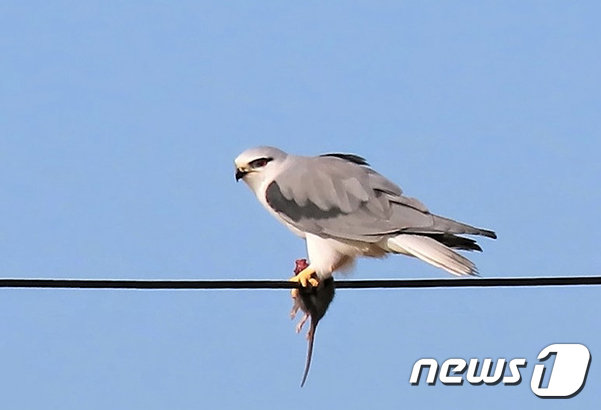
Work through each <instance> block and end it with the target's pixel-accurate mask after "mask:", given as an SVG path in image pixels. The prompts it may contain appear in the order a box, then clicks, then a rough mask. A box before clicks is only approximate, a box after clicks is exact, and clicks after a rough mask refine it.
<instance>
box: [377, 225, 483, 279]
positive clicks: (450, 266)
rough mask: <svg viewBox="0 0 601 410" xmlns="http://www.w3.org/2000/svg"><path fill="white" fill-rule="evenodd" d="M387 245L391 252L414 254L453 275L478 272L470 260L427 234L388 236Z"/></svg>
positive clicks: (475, 273)
mask: <svg viewBox="0 0 601 410" xmlns="http://www.w3.org/2000/svg"><path fill="white" fill-rule="evenodd" d="M387 245H388V248H390V250H392V251H393V252H398V253H403V254H406V255H411V256H415V257H416V258H419V259H421V260H423V261H424V262H427V263H429V264H431V265H434V266H436V267H438V268H442V269H444V270H446V271H447V272H450V273H452V274H453V275H457V276H464V275H477V274H478V270H477V269H476V265H474V263H473V262H472V261H470V260H469V259H467V258H465V257H463V256H461V255H459V254H458V253H457V252H455V251H453V250H452V249H451V248H449V247H448V246H446V245H443V244H442V243H440V242H438V241H437V240H435V239H432V238H430V237H428V236H421V235H409V234H401V235H397V236H394V237H392V238H389V239H388V241H387Z"/></svg>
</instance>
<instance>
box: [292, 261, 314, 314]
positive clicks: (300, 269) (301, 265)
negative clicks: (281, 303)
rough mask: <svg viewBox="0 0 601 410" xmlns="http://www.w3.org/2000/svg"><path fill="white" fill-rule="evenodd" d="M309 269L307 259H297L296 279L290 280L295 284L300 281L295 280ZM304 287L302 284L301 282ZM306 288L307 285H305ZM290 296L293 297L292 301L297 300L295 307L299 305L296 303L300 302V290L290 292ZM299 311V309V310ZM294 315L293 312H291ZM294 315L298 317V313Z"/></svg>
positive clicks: (295, 264) (295, 267)
mask: <svg viewBox="0 0 601 410" xmlns="http://www.w3.org/2000/svg"><path fill="white" fill-rule="evenodd" d="M308 267H309V264H308V263H307V260H306V259H297V260H296V261H295V262H294V275H295V276H294V277H293V278H291V279H290V280H291V281H293V282H298V280H295V278H297V277H298V275H299V274H300V273H301V272H303V271H304V270H306V269H307V268H308ZM301 285H302V282H301ZM303 286H306V285H303ZM290 296H292V299H294V300H295V305H296V304H298V303H296V301H297V300H298V298H299V297H300V296H299V290H298V289H292V290H291V291H290ZM297 310H298V309H297ZM290 313H291V314H292V312H290ZM294 314H295V315H296V312H294Z"/></svg>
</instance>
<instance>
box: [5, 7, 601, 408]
mask: <svg viewBox="0 0 601 410" xmlns="http://www.w3.org/2000/svg"><path fill="white" fill-rule="evenodd" d="M600 12H601V7H600V6H599V4H598V3H597V2H593V1H582V2H577V3H574V2H557V1H552V2H542V1H508V2H482V1H466V2H406V1H396V2H378V3H377V4H375V3H374V2H327V3H326V4H324V3H323V2H313V1H310V2H303V4H300V3H297V4H293V3H291V2H269V1H265V2H242V1H238V2H185V1H182V2H177V3H173V2H166V1H148V2H137V1H130V2H91V1H80V2H75V1H64V2H60V1H57V2H26V3H25V2H4V3H3V5H2V6H0V50H2V64H0V112H1V113H2V115H1V116H0V192H1V198H2V200H1V201H0V215H1V217H0V255H1V257H0V276H2V277H44V278H55V277H60V278H71V277H76V278H117V279H119V278H141V279H158V278H166V279H195V278H198V279H226V278H227V279H248V278H261V279H283V278H288V277H289V276H290V274H291V272H292V269H293V265H294V264H293V262H294V260H295V259H296V258H299V257H303V256H304V255H305V249H304V244H303V242H302V240H300V239H298V238H296V237H295V236H294V235H292V234H291V233H290V232H288V231H287V230H286V229H285V228H283V227H282V226H280V225H279V224H278V223H277V222H276V221H275V220H273V218H272V217H271V216H270V215H268V214H267V212H265V211H264V210H263V209H262V208H261V206H260V205H259V204H258V203H257V201H256V200H255V199H254V198H253V196H252V195H251V193H250V191H249V190H248V189H247V188H246V187H245V186H244V185H243V184H236V183H235V181H234V169H233V159H234V158H235V157H236V156H237V154H238V153H239V152H241V151H242V150H244V149H246V148H248V147H250V146H254V145H263V144H271V145H276V146H278V147H280V148H283V149H285V150H287V151H290V152H294V153H301V154H318V153H323V152H331V151H338V152H340V151H342V152H353V153H358V154H361V155H363V156H365V157H366V158H367V159H368V160H369V161H370V163H371V164H372V165H373V166H374V168H375V169H377V170H378V171H379V172H381V173H382V174H384V175H386V176H388V177H389V178H390V179H392V180H393V181H395V182H397V183H398V184H399V185H401V186H402V187H403V189H404V190H405V191H406V192H407V193H408V194H409V195H411V196H415V197H417V198H419V199H421V200H422V201H423V202H424V203H426V205H428V207H429V208H430V209H431V210H432V211H433V212H436V213H439V214H442V215H445V216H448V217H452V218H455V219H458V220H462V221H465V222H468V223H471V224H474V225H478V226H482V227H486V228H491V229H494V230H495V231H497V233H498V235H499V239H498V240H496V241H491V240H487V239H483V240H482V241H481V243H482V245H483V248H484V252H483V253H482V254H474V255H471V258H472V259H473V260H474V261H475V262H476V263H477V265H478V267H479V269H480V272H481V275H482V276H484V277H502V276H511V277H514V276H541V275H544V276H551V275H557V276H565V275H599V274H601V253H600V252H599V245H598V243H599V241H598V232H599V231H601V222H600V219H599V217H598V210H599V209H600V207H601V190H600V189H599V176H600V175H601V161H600V160H599V157H600V153H601V133H600V131H599V130H600V129H601V116H600V115H599V112H600V109H601V80H600V75H599V73H601V54H600V53H599V49H600V47H601V44H600V40H599V39H600V38H601V29H600V26H599V22H598V16H599V13H600ZM446 275H447V274H446V273H445V272H443V271H439V270H437V269H435V268H432V267H430V266H428V265H426V264H424V263H422V262H419V261H416V260H411V259H409V258H405V257H391V258H388V259H387V260H383V261H382V260H378V261H361V262H360V263H359V264H358V265H357V268H356V269H355V271H354V272H353V274H352V276H351V277H352V278H357V279H369V278H440V277H446ZM600 291H601V290H600V289H598V288H593V287H590V288H584V287H575V288H546V289H532V288H528V289H438V290H340V291H338V293H337V296H336V298H335V300H334V303H333V304H332V306H331V308H330V310H329V312H328V314H327V315H326V317H325V318H324V319H323V321H322V324H321V325H320V328H319V329H318V332H317V339H316V347H315V355H314V360H313V366H312V369H311V373H310V375H309V379H308V382H307V384H306V386H305V387H304V388H303V389H300V388H299V383H300V379H301V375H302V370H303V366H304V360H305V350H306V342H305V339H304V337H303V336H301V335H296V334H295V333H294V323H293V322H290V320H289V317H288V311H289V308H290V307H291V303H290V300H289V296H288V292H287V291H277V290H271V291H267V290H260V291H257V290H255V291H170V292H168V291H149V292H141V291H109V290H94V291H91V290H90V291H74V290H9V289H4V290H1V291H0V294H1V297H0V323H1V324H2V325H1V326H2V337H1V338H0V351H1V352H2V354H1V356H0V357H1V361H0V363H2V371H0V385H1V386H2V402H3V403H4V404H5V405H6V406H8V407H10V408H19V409H39V408H42V407H43V408H46V409H80V408H87V409H106V408H117V409H120V408H123V409H145V410H148V409H163V408H181V409H187V408H223V409H238V408H261V409H262V408H276V407H278V408H279V407H285V408H288V409H304V408H307V406H311V407H313V408H332V407H336V408H347V409H363V408H366V407H372V408H373V407H377V408H386V409H393V408H394V409H396V408H437V407H442V406H445V407H451V408H453V407H459V406H461V407H462V408H464V409H479V408H482V405H483V404H484V403H485V404H486V406H487V407H488V408H499V409H505V408H507V407H508V406H510V405H511V406H513V407H516V406H517V407H519V408H552V409H559V408H561V409H564V408H574V409H584V408H597V406H598V403H599V399H600V397H599V395H600V393H599V383H600V379H601V371H600V370H599V369H598V366H597V365H596V364H595V363H598V360H599V357H598V356H597V354H598V352H599V351H601V342H600V340H601V333H600V331H599V319H598V315H597V312H598V310H599V308H600V305H599V300H600V299H599V292H600ZM556 342H574V343H583V344H585V345H587V346H588V347H589V349H590V351H591V354H592V356H593V362H592V365H591V368H590V372H589V377H588V381H587V385H586V387H585V388H584V390H583V391H582V392H581V393H580V394H579V395H577V396H576V397H574V398H572V399H569V400H543V399H539V398H537V397H536V396H535V395H534V394H533V393H532V392H531V391H530V388H529V380H530V375H531V372H532V369H533V365H534V364H535V363H536V356H537V354H538V352H539V351H540V350H542V348H544V347H545V346H547V345H549V344H551V343H556ZM421 357H434V358H437V359H438V360H439V361H444V360H445V359H447V358H449V357H462V358H465V359H469V358H472V357H480V358H484V357H493V358H497V357H507V358H513V357H525V358H527V359H528V361H529V363H530V365H529V366H528V367H527V368H526V369H525V370H524V372H523V377H524V382H523V383H522V384H521V385H519V386H512V387H508V386H503V385H502V384H501V385H497V386H470V385H466V386H462V387H457V386H443V385H441V384H440V383H438V384H437V385H436V386H434V387H432V386H425V385H421V386H417V387H416V386H410V385H409V382H408V380H409V374H410V371H411V367H412V365H413V363H414V362H415V361H416V360H417V359H419V358H421Z"/></svg>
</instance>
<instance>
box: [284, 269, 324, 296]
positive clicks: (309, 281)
mask: <svg viewBox="0 0 601 410" xmlns="http://www.w3.org/2000/svg"><path fill="white" fill-rule="evenodd" d="M290 280H291V281H292V282H299V283H300V284H301V286H302V287H303V288H306V287H307V286H315V287H317V286H318V285H319V280H317V277H316V276H315V270H314V269H313V268H311V267H309V266H307V267H306V268H305V269H303V270H302V271H300V272H299V273H298V275H296V276H293V277H291V278H290ZM294 290H296V289H294Z"/></svg>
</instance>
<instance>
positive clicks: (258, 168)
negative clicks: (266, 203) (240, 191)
mask: <svg viewBox="0 0 601 410" xmlns="http://www.w3.org/2000/svg"><path fill="white" fill-rule="evenodd" d="M287 155H288V154H286V153H285V152H284V151H282V150H279V149H277V148H274V147H256V148H250V149H247V150H246V151H244V152H243V153H241V154H240V155H238V157H237V158H236V159H235V160H234V164H235V165H236V181H239V180H240V179H242V180H243V181H244V182H246V183H247V184H248V185H249V186H250V187H251V188H252V189H253V190H255V189H256V188H257V187H258V186H259V185H260V184H261V183H262V182H263V181H265V179H266V178H267V177H268V176H270V175H272V174H273V172H272V171H273V170H274V169H276V168H277V167H278V165H280V164H281V163H282V162H283V161H284V160H285V159H286V157H287Z"/></svg>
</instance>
